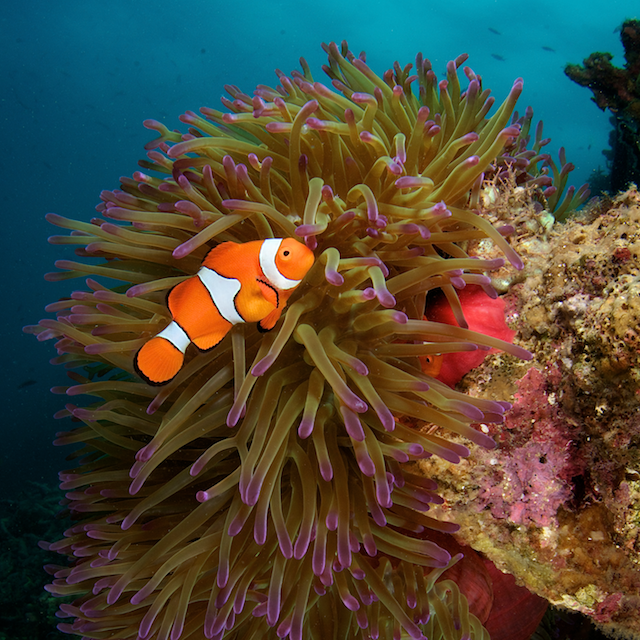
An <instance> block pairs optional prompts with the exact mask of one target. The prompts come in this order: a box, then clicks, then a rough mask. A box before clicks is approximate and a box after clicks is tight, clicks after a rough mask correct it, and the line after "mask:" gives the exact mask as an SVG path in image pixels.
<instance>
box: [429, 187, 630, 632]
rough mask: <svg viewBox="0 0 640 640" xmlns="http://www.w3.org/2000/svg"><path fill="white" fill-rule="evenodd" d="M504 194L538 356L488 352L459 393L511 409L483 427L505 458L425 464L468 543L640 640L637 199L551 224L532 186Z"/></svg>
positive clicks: (522, 325) (563, 602) (490, 205)
mask: <svg viewBox="0 0 640 640" xmlns="http://www.w3.org/2000/svg"><path fill="white" fill-rule="evenodd" d="M495 195H496V194H495V193H493V192H492V193H490V194H487V195H486V197H485V199H484V202H485V206H486V213H487V215H488V217H489V219H492V221H493V222H494V224H499V223H505V222H510V223H511V224H513V226H514V227H515V234H514V246H515V247H516V248H517V250H518V252H519V253H520V255H522V256H523V258H524V262H525V268H524V270H523V271H522V272H520V273H519V274H517V276H516V277H515V278H514V277H513V274H508V273H504V274H502V273H499V272H498V273H496V274H495V279H494V284H495V286H496V287H497V288H500V289H502V290H506V289H507V288H508V287H509V285H511V288H510V289H509V292H508V293H507V294H506V295H505V296H504V299H505V302H506V311H507V318H508V320H509V324H510V326H511V327H512V328H513V329H516V330H517V332H518V333H517V336H516V338H515V340H516V342H518V343H519V344H523V345H525V346H526V347H527V348H528V349H529V350H531V352H532V353H533V354H534V357H533V360H532V361H530V362H527V363H523V362H518V361H516V360H514V359H511V358H505V357H504V355H503V354H490V355H489V356H488V357H487V358H486V359H485V361H484V362H483V364H481V365H480V366H479V367H478V368H477V369H474V370H473V371H472V372H470V373H469V374H468V375H467V376H466V377H465V378H464V379H463V381H462V383H461V385H460V386H459V387H458V388H459V389H460V390H464V391H466V392H467V393H470V394H471V395H479V396H482V397H489V398H491V397H500V398H508V399H511V400H512V402H513V409H512V410H511V411H510V412H508V414H507V416H506V420H505V422H504V424H503V425H500V426H499V427H497V428H496V427H495V426H491V425H487V432H488V433H490V434H491V435H493V436H494V437H495V439H496V441H497V442H498V443H499V447H498V448H497V449H495V450H492V451H486V450H482V449H474V450H473V453H472V455H471V457H470V458H469V459H467V460H464V461H462V462H461V463H460V464H459V465H455V466H453V465H446V464H442V463H441V462H440V461H438V460H437V459H435V458H433V459H430V460H425V461H421V462H419V463H418V464H419V465H420V468H421V469H422V470H423V472H424V473H426V474H428V475H429V476H431V477H436V476H437V477H438V481H439V486H440V488H441V489H442V491H443V495H444V497H445V504H446V507H441V510H442V515H447V516H448V517H450V518H451V519H453V520H454V521H456V522H458V523H460V524H461V529H460V532H459V534H457V536H458V537H459V538H461V539H462V540H463V541H464V542H465V543H467V544H470V545H471V546H472V547H474V548H475V549H478V550H481V551H482V552H484V553H485V554H486V555H487V556H488V557H489V558H491V559H492V560H493V561H494V562H495V563H496V564H497V566H498V567H499V568H501V569H503V570H505V571H507V572H509V573H512V574H513V575H515V576H516V577H517V578H518V581H519V582H520V583H521V584H524V585H525V586H527V587H528V588H529V589H531V590H532V591H533V592H535V593H537V594H539V595H541V596H543V597H545V598H546V599H548V600H549V601H550V602H552V603H554V604H556V605H559V606H562V607H566V608H569V609H572V610H574V611H580V612H582V613H584V614H586V615H587V616H589V617H590V618H591V619H592V620H594V621H595V622H596V623H597V624H598V626H599V627H600V628H601V629H603V630H604V631H606V632H607V633H608V634H612V635H613V636H614V637H628V638H635V637H640V615H639V614H638V611H639V604H640V572H639V571H638V563H639V562H640V518H639V514H640V456H639V453H638V451H639V449H638V444H640V411H639V408H640V404H639V402H638V396H639V394H640V338H639V336H638V321H639V319H640V296H639V295H638V294H639V293H640V195H639V194H638V192H637V191H636V190H635V189H632V190H630V191H628V192H626V193H624V194H621V195H620V196H618V197H617V198H616V199H615V200H607V199H605V200H600V201H594V202H592V203H590V205H588V206H587V207H585V209H583V211H582V212H581V213H580V214H579V215H578V216H577V217H575V218H572V219H571V220H570V221H568V222H565V223H563V224H555V225H553V224H552V221H553V218H552V216H550V214H549V213H548V212H546V211H539V210H538V207H537V206H536V203H535V202H533V201H532V199H531V197H530V194H528V193H527V190H526V189H523V188H521V187H518V186H516V185H515V184H512V185H511V187H510V188H503V189H502V190H501V191H500V192H499V195H498V197H495ZM489 196H490V197H489ZM485 244H486V243H483V242H481V243H479V245H478V247H477V251H478V253H479V255H482V256H483V257H484V258H485V259H489V258H490V257H491V255H492V253H493V249H492V248H491V247H489V246H485Z"/></svg>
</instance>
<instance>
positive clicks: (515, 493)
mask: <svg viewBox="0 0 640 640" xmlns="http://www.w3.org/2000/svg"><path fill="white" fill-rule="evenodd" d="M553 373H554V374H555V373H557V372H553ZM554 377H555V375H550V376H547V377H545V376H544V375H543V374H542V373H541V372H540V371H539V370H538V369H536V368H531V369H529V371H528V372H527V373H526V375H525V376H524V377H523V378H522V379H521V380H519V381H518V392H517V393H516V394H515V396H514V397H515V404H514V406H513V408H512V410H511V411H510V412H509V413H508V414H507V418H506V420H505V425H504V429H503V430H502V431H501V433H500V434H499V435H498V436H497V438H496V439H497V440H498V441H499V442H500V444H501V447H502V449H503V450H504V451H505V452H508V455H507V456H504V457H503V460H504V463H503V464H502V465H501V466H496V467H495V469H492V466H494V465H496V461H495V459H494V458H492V454H491V453H490V452H489V453H488V454H487V455H483V456H482V458H483V461H484V464H485V465H486V474H484V476H483V480H482V482H483V485H481V490H480V493H479V494H478V497H477V501H476V506H477V508H478V509H479V510H480V509H484V508H486V507H488V508H489V509H490V510H491V514H492V515H493V516H494V517H495V518H509V520H511V522H513V523H514V524H535V525H537V526H540V527H544V526H548V525H549V524H551V522H552V521H553V520H554V518H555V514H556V512H557V510H558V508H559V507H560V505H562V504H564V503H565V502H566V501H567V500H569V499H570V498H571V495H572V488H571V478H572V477H574V476H576V475H578V474H579V473H580V464H579V462H577V461H576V460H575V458H574V457H573V456H572V455H571V452H572V438H573V435H572V431H573V429H572V427H571V426H570V425H569V424H568V422H567V421H566V418H565V417H564V416H563V415H562V412H561V411H560V409H559V408H558V406H557V405H556V404H555V399H554V395H553V392H549V391H548V388H549V385H550V384H551V381H552V380H553V378H554Z"/></svg>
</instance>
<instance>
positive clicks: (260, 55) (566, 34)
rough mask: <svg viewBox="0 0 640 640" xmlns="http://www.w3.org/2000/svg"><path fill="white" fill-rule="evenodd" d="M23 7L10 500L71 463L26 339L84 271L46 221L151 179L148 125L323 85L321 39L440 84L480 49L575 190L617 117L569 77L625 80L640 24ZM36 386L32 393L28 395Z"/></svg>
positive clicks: (6, 296)
mask: <svg viewBox="0 0 640 640" xmlns="http://www.w3.org/2000/svg"><path fill="white" fill-rule="evenodd" d="M11 4H12V8H11V9H10V10H6V9H4V10H3V11H2V14H1V15H0V131H1V132H2V146H1V147H0V149H1V153H0V181H1V182H0V184H1V187H2V189H1V192H0V197H1V201H0V202H1V204H0V207H1V209H0V215H1V216H2V218H1V220H2V227H1V231H2V236H1V240H2V247H3V255H4V260H3V264H4V273H3V277H2V283H3V284H2V300H3V302H4V305H3V306H2V309H3V313H2V316H1V322H2V327H1V332H0V336H2V338H3V342H4V345H5V356H4V358H3V359H2V363H3V366H2V368H1V371H0V389H1V390H2V421H1V422H0V425H1V426H0V428H1V429H2V441H1V442H2V447H1V449H0V486H1V487H2V491H3V494H4V495H11V494H12V493H13V492H15V491H17V490H18V489H19V488H20V487H21V486H22V484H23V482H24V480H25V479H30V480H36V481H51V480H53V479H54V477H55V472H56V470H58V469H59V468H61V466H62V457H63V453H62V452H61V451H59V450H57V449H54V448H53V447H52V446H51V445H50V442H51V440H52V439H53V434H54V433H55V431H56V430H58V429H60V428H62V427H64V426H65V425H61V424H60V423H56V422H55V421H54V420H53V419H52V414H53V413H54V412H55V411H57V410H58V409H60V408H61V407H62V405H63V404H64V401H65V398H64V397H60V396H53V395H51V394H50V393H49V388H50V387H51V386H52V385H54V384H64V382H65V377H64V372H63V371H62V370H61V369H60V368H59V367H55V368H54V367H52V366H50V365H49V364H48V359H49V358H51V357H52V356H53V355H55V354H54V353H53V350H52V343H44V344H39V343H37V342H36V340H35V339H34V338H33V336H28V335H24V334H22V333H21V327H22V326H23V325H25V324H32V323H36V322H37V321H38V320H39V319H40V318H41V317H42V316H43V315H44V312H43V307H44V306H45V304H47V303H48V302H51V301H53V300H56V299H58V298H59V297H61V296H63V295H67V294H68V293H69V292H70V291H71V290H72V288H73V285H74V281H67V282H66V283H59V284H56V285H53V284H49V283H47V282H45V281H44V280H43V274H44V273H45V272H46V271H50V270H52V268H53V262H54V260H56V259H57V258H61V257H70V256H69V254H68V253H67V254H65V253H64V252H63V251H62V250H61V248H60V247H53V246H49V245H48V244H47V242H46V238H47V236H48V235H51V234H52V233H54V232H55V231H54V229H53V228H52V227H50V226H49V225H48V224H47V223H46V222H45V221H44V215H45V213H47V212H49V211H53V212H56V213H58V214H60V215H63V216H68V217H74V218H80V219H83V220H88V219H89V218H90V217H91V216H92V214H93V208H94V206H95V205H96V204H97V202H98V194H99V193H100V191H101V190H102V189H113V188H115V187H117V186H118V177H119V176H120V175H130V174H131V173H132V172H133V171H134V170H136V168H137V165H136V162H137V160H138V158H140V157H142V156H143V148H142V147H143V144H144V143H145V142H146V141H147V140H149V139H151V138H152V137H154V134H153V132H149V131H147V130H146V129H144V128H143V127H142V121H143V120H144V119H146V118H155V119H158V120H162V121H164V122H165V123H166V124H168V125H169V126H170V127H172V128H173V127H179V126H181V127H182V129H183V130H184V127H183V126H182V125H180V124H179V122H178V116H179V114H181V113H182V112H184V111H185V110H187V109H191V110H194V111H197V109H198V108H199V107H200V106H203V105H207V106H212V107H218V106H219V96H220V95H222V94H223V85H224V84H225V83H230V84H236V85H238V86H240V87H241V88H242V89H243V90H245V91H246V92H248V93H250V92H251V91H252V89H253V87H254V86H255V85H256V84H258V83H263V84H276V78H275V75H274V73H273V72H274V69H275V68H279V69H282V70H283V71H285V72H286V73H289V72H290V71H291V70H292V69H294V68H297V67H298V58H299V57H300V56H304V57H305V58H306V59H307V60H308V61H309V63H310V64H311V67H312V69H313V70H314V72H316V77H317V78H320V77H321V76H322V72H321V71H320V65H321V64H322V63H323V62H324V53H323V52H322V50H321V48H320V43H321V42H323V41H330V40H338V41H340V40H342V39H347V40H348V41H349V44H350V46H351V48H352V50H354V51H357V52H360V51H361V50H365V51H366V52H367V55H368V58H367V59H368V62H369V64H370V65H371V66H372V67H373V68H374V69H375V70H376V71H377V72H379V73H381V72H382V71H384V70H385V69H387V68H388V67H389V66H391V64H392V63H393V61H394V60H396V59H397V60H399V61H400V62H401V63H402V64H404V63H406V62H409V61H412V60H413V59H414V56H415V53H416V52H417V51H419V50H420V51H422V52H423V53H424V55H425V56H426V57H428V58H430V59H431V60H432V62H433V63H434V67H435V69H436V70H437V71H438V72H439V73H441V72H442V71H443V70H444V68H445V64H446V62H447V61H448V60H449V59H452V58H454V57H456V56H457V55H458V54H460V53H462V52H467V53H469V54H470V55H471V57H470V60H469V61H468V63H467V64H469V65H470V66H471V67H472V68H473V69H474V70H475V71H476V72H477V73H480V74H481V75H482V77H483V81H484V86H485V87H487V88H491V89H492V91H493V93H494V95H495V96H496V99H497V100H498V101H499V102H500V101H502V99H503V98H504V96H505V95H506V93H507V92H508V90H509V88H510V87H511V84H512V82H513V80H514V79H515V78H517V77H519V76H522V77H523V78H524V81H525V83H524V86H525V92H524V95H523V96H522V98H521V100H520V104H519V110H520V111H521V112H522V111H523V110H524V108H525V107H526V106H527V105H529V104H530V105H532V106H533V107H534V110H535V115H536V118H542V119H543V120H544V123H545V133H546V135H550V136H551V137H552V138H553V145H552V147H553V149H554V154H555V153H556V151H557V149H558V147H559V146H561V145H564V146H565V147H566V148H567V155H568V157H569V159H570V160H571V161H573V162H574V163H575V164H576V165H577V170H576V171H575V173H574V174H573V177H574V179H573V182H574V183H575V184H581V183H582V182H584V181H585V179H587V177H588V175H589V173H590V172H591V171H592V170H594V169H595V168H596V167H598V166H599V165H603V164H604V159H603V157H602V155H601V151H602V149H603V148H605V147H606V142H607V133H608V117H607V115H605V114H603V113H601V112H600V111H599V110H598V109H597V107H596V106H595V105H594V104H593V103H592V102H591V101H590V93H589V92H588V91H587V90H586V89H582V88H580V87H578V86H576V85H574V84H573V83H571V82H570V81H569V80H567V79H566V78H565V76H564V74H563V67H564V65H565V64H566V63H567V62H581V61H582V60H583V58H585V57H587V56H588V55H589V54H590V53H591V52H593V51H596V50H599V51H610V52H612V53H614V54H615V58H614V63H616V64H618V65H622V64H623V60H622V56H621V54H622V49H621V46H620V42H619V34H618V32H617V31H616V28H617V27H619V26H620V24H621V23H622V21H623V20H624V19H625V18H627V17H638V16H637V15H635V16H634V9H635V7H636V6H637V0H636V1H635V2H634V1H632V0H625V1H619V2H615V1H611V0H608V1H607V2H606V3H603V2H602V0H589V1H586V2H585V1H584V0H582V1H580V2H578V1H572V2H557V0H538V2H536V3H535V6H534V4H533V3H529V4H527V3H513V2H512V1H511V0H495V1H481V0H480V1H479V0H470V1H469V2H462V1H456V0H450V1H449V2H447V3H444V2H437V3H436V2H424V1H423V2H409V1H406V0H396V1H395V2H389V1H388V0H384V1H383V2H374V1H371V0H369V1H368V2H364V1H362V0H351V1H350V2H344V1H342V0H328V1H327V2H324V3H321V4H317V5H312V4H311V3H299V2H291V1H289V0H287V1H281V2H278V1H270V2H264V1H263V2H255V1H254V0H249V1H245V2H243V3H239V2H236V3H232V2H218V1H213V0H208V1H207V0H190V1H189V2H182V1H175V0H173V1H168V0H156V1H155V2H152V3H151V2H149V3H146V2H145V3H143V2H132V1H131V0H110V1H109V2H108V3H106V2H103V1H98V0H73V1H72V0H57V1H56V2H45V1H43V0H40V1H36V0H22V1H21V2H19V3H11ZM305 6H307V7H312V8H308V9H305V8H304V7H305ZM559 6H561V8H558V7H559ZM603 6H604V7H605V8H604V9H603V8H602V7H603ZM389 7H392V9H390V8H389ZM495 31H497V32H499V33H495ZM543 47H550V48H551V49H553V51H548V50H545V49H543ZM492 54H493V55H492ZM494 56H499V57H501V58H503V60H499V59H497V58H496V57H494ZM81 285H82V283H81V282H78V283H77V284H76V285H75V286H76V287H78V288H79V287H81ZM26 381H35V382H34V383H32V384H29V385H28V386H24V387H23V388H20V386H21V384H23V383H25V382H26ZM67 426H68V425H67Z"/></svg>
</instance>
